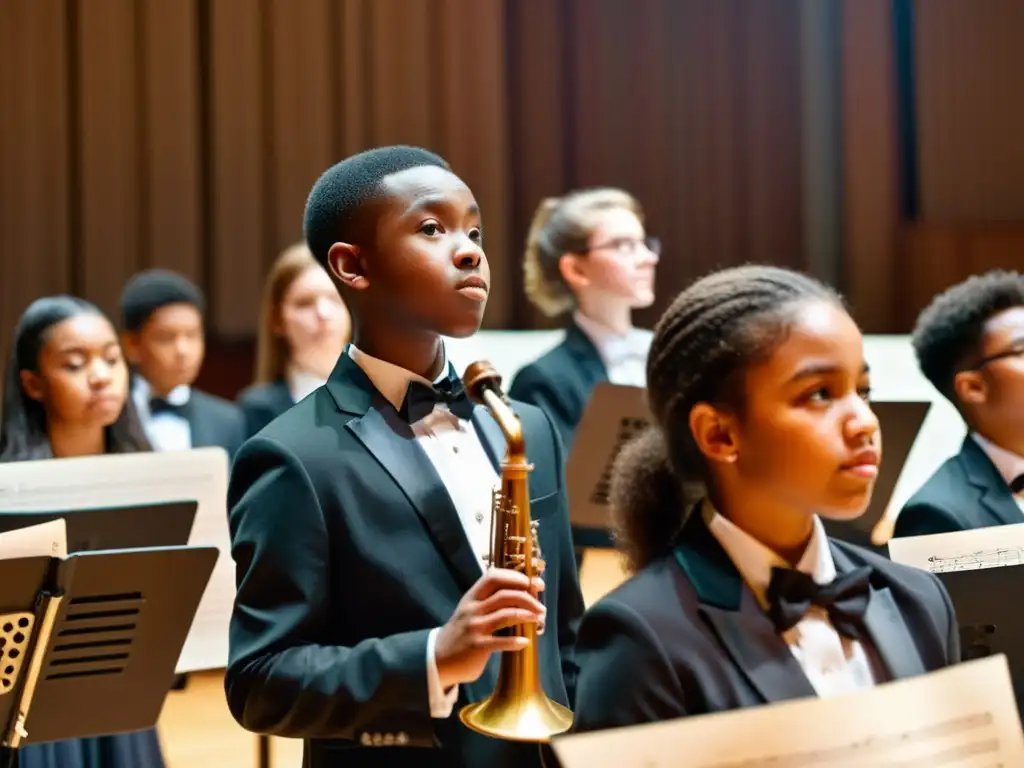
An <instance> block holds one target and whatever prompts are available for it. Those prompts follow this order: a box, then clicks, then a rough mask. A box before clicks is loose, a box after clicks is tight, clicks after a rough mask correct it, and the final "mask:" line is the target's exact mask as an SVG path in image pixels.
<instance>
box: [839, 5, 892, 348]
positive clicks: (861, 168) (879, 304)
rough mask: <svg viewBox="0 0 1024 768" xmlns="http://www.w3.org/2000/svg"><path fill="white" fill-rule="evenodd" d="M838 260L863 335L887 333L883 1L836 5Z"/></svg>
mask: <svg viewBox="0 0 1024 768" xmlns="http://www.w3.org/2000/svg"><path fill="white" fill-rule="evenodd" d="M841 27H842V41H843V42H842V65H841V67H842V74H841V78H842V100H843V101H842V111H843V135H842V141H843V152H842V160H843V263H844V265H845V269H844V284H845V287H846V293H847V296H848V298H849V300H850V303H851V305H852V307H853V309H854V314H855V315H856V317H857V321H858V322H859V323H860V325H861V327H862V328H863V329H864V330H865V331H867V332H868V333H879V332H882V331H885V330H888V329H891V328H893V323H894V321H895V309H894V302H895V298H896V293H895V285H894V283H895V280H894V279H893V278H894V277H895V271H894V269H893V262H894V254H895V238H896V226H897V219H898V204H899V202H898V198H897V194H898V186H897V165H898V148H897V134H896V94H895V88H894V80H893V73H894V72H895V63H894V59H893V49H892V39H893V28H892V3H891V1H890V0H844V2H843V4H842V24H841Z"/></svg>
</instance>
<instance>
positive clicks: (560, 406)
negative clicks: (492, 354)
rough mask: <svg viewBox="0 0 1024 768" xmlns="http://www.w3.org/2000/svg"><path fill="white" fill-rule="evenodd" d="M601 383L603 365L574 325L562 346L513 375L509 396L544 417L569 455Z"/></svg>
mask: <svg viewBox="0 0 1024 768" xmlns="http://www.w3.org/2000/svg"><path fill="white" fill-rule="evenodd" d="M601 381H608V371H607V370H606V369H605V367H604V362H602V360H601V356H600V355H599V354H598V352H597V348H596V347H595V346H594V343H593V342H592V341H591V340H590V338H589V337H588V336H587V334H585V333H584V332H583V331H582V330H580V328H579V326H577V325H576V324H575V323H573V324H571V325H570V326H569V327H568V328H567V329H566V333H565V340H564V341H563V342H562V343H561V344H559V345H558V346H557V347H555V348H554V349H552V350H551V351H550V352H548V353H546V354H545V355H543V356H542V357H540V358H539V359H537V360H536V361H534V362H532V363H530V364H529V365H527V366H526V367H525V368H523V369H522V370H521V371H519V372H518V373H517V374H516V375H515V377H514V378H513V379H512V384H511V386H510V387H509V396H510V397H512V398H514V399H516V400H521V401H522V402H524V403H530V404H532V405H536V406H537V407H538V408H540V409H541V410H543V411H544V412H545V413H547V415H548V416H549V417H550V418H551V421H552V422H553V423H554V425H555V427H556V428H557V429H558V435H559V437H561V438H562V445H563V446H565V450H566V451H569V450H570V448H571V447H572V438H573V434H574V433H575V432H576V427H577V425H578V424H579V423H580V419H581V418H583V411H584V409H585V408H586V407H587V402H588V401H589V400H590V393H591V392H593V391H594V387H595V386H597V384H598V382H601Z"/></svg>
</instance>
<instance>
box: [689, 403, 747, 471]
mask: <svg viewBox="0 0 1024 768" xmlns="http://www.w3.org/2000/svg"><path fill="white" fill-rule="evenodd" d="M690 434H692V435H693V439H694V441H695V442H696V443H697V447H698V448H699V449H700V452H701V453H702V454H704V456H705V457H706V458H707V459H708V461H714V462H718V463H721V464H732V463H734V462H735V461H736V459H737V458H738V457H739V436H738V431H737V429H736V419H735V418H734V417H733V416H732V415H731V414H729V413H726V412H725V411H721V410H719V409H718V408H715V406H713V405H711V404H710V403H697V404H696V405H695V406H693V408H691V409H690Z"/></svg>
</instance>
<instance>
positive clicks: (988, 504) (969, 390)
mask: <svg viewBox="0 0 1024 768" xmlns="http://www.w3.org/2000/svg"><path fill="white" fill-rule="evenodd" d="M912 339H913V345H914V351H915V352H916V354H917V360H918V364H919V365H920V367H921V372H922V373H923V374H924V375H925V377H926V378H927V379H928V380H929V381H930V382H931V383H932V385H933V386H935V388H936V389H938V390H939V391H940V392H942V393H943V394H944V395H945V396H946V397H947V398H948V399H949V400H950V401H951V402H952V403H953V405H955V406H956V408H957V410H958V411H959V412H960V414H961V415H962V416H963V418H964V421H965V422H966V423H967V429H968V435H967V438H966V439H965V440H964V442H963V445H962V446H961V448H960V452H959V453H957V454H956V455H955V456H953V457H951V458H950V459H949V460H948V461H946V462H945V463H944V464H943V465H942V466H941V467H939V468H938V470H936V472H935V474H933V475H932V476H931V477H930V478H929V479H928V480H927V481H926V482H925V484H924V485H923V486H922V487H921V489H920V490H918V491H917V493H915V494H914V495H913V496H912V497H911V498H910V500H909V501H908V502H907V503H906V505H905V506H904V507H903V509H902V510H901V512H900V514H899V517H897V518H896V526H895V535H896V536H918V535H922V534H930V533H946V532H949V531H962V530H969V529H971V528H985V527H987V526H990V525H1013V524H1014V523H1024V274H1021V273H1019V272H1006V271H1002V270H997V271H994V272H989V273H987V274H984V275H978V276H974V277H971V278H968V279H967V280H965V281H964V282H962V283H960V284H958V285H955V286H953V287H952V288H950V289H948V290H947V291H945V292H944V293H942V294H940V295H939V296H937V297H936V298H935V299H934V300H933V301H932V303H931V304H930V305H929V306H928V307H927V308H926V309H925V310H924V311H923V312H922V313H921V315H920V317H919V318H918V321H917V325H916V327H915V328H914V333H913V337H912Z"/></svg>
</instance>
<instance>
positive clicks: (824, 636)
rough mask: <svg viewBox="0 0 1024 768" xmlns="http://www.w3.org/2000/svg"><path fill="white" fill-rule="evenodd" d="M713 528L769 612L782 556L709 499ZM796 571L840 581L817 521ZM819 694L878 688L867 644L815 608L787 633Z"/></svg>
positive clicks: (707, 515) (818, 579)
mask: <svg viewBox="0 0 1024 768" xmlns="http://www.w3.org/2000/svg"><path fill="white" fill-rule="evenodd" d="M702 514H703V515H704V520H705V522H706V523H707V526H708V530H710V531H711V534H712V535H713V536H714V537H715V538H716V539H717V540H718V543H719V544H721V545H722V548H723V549H724V550H725V551H726V553H727V554H728V555H729V558H730V559H731V560H732V562H733V564H734V565H735V566H736V569H737V570H738V571H739V572H740V575H741V576H742V577H743V580H744V581H745V582H746V584H747V586H748V587H749V588H750V590H751V592H753V593H754V597H756V598H757V601H758V602H759V603H760V605H761V607H762V608H765V609H767V607H768V600H767V597H766V592H767V591H768V582H769V581H770V579H771V573H772V568H773V567H780V568H788V567H790V566H789V564H787V563H786V562H785V561H784V560H783V559H782V558H781V557H779V556H778V555H777V554H776V553H775V552H773V551H772V550H770V549H769V548H768V547H766V546H765V545H764V544H762V543H761V542H759V541H757V540H756V539H755V538H754V537H752V536H751V535H750V534H748V533H747V532H746V531H744V530H742V529H740V528H738V527H737V526H736V525H734V524H733V523H731V522H730V521H729V520H728V519H726V518H725V517H723V516H722V515H720V514H718V513H717V512H716V511H715V510H714V508H713V507H712V506H711V504H710V502H708V501H705V502H704V506H703V509H702ZM796 570H798V571H802V572H803V573H806V574H807V575H809V576H810V577H811V578H813V579H814V581H815V582H817V583H818V584H828V583H829V582H831V581H832V580H834V579H835V578H836V566H835V562H834V561H833V560H832V550H831V549H830V547H829V544H828V537H827V536H826V535H825V528H824V526H822V524H821V520H819V519H818V518H817V517H815V518H814V533H813V534H812V535H811V541H810V543H809V544H808V545H807V550H806V551H805V552H804V555H803V557H802V558H800V562H799V563H797V565H796ZM782 639H783V640H784V641H785V642H786V644H787V645H788V646H789V650H790V651H791V652H792V654H793V656H794V658H795V659H796V660H797V662H798V663H799V664H800V667H801V668H802V669H803V671H804V674H805V675H806V676H807V679H808V681H809V682H810V684H811V686H812V687H813V688H814V690H815V692H816V693H817V694H818V695H819V696H821V697H826V696H836V695H839V694H843V693H850V692H853V691H859V690H863V689H866V688H871V687H872V686H874V685H875V678H874V673H873V672H872V668H871V662H870V660H869V659H868V655H867V653H866V651H865V649H864V645H863V644H862V643H861V642H859V641H856V640H850V639H849V638H846V637H843V636H842V635H840V634H839V633H838V632H837V631H836V630H835V628H834V627H833V626H832V623H831V622H830V621H829V618H828V613H826V611H825V610H824V609H822V608H819V607H818V606H811V608H810V610H808V612H807V614H806V615H805V616H804V618H803V619H801V620H800V621H799V622H797V624H796V625H795V626H794V627H793V628H792V629H790V630H788V631H787V632H785V633H784V634H783V635H782Z"/></svg>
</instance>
